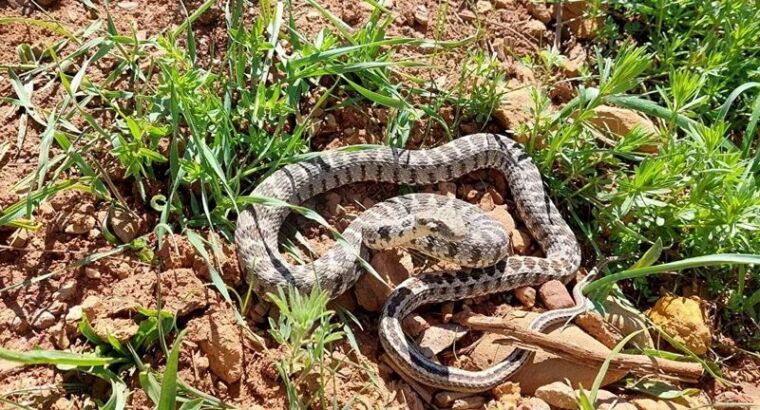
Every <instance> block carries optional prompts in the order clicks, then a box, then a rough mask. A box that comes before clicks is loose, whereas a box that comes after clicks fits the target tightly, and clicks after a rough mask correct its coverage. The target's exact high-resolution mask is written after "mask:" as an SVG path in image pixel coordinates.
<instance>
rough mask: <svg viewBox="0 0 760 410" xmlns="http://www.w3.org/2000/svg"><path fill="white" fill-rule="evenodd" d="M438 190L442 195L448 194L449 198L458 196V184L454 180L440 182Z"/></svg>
mask: <svg viewBox="0 0 760 410" xmlns="http://www.w3.org/2000/svg"><path fill="white" fill-rule="evenodd" d="M438 192H439V193H440V194H441V195H446V196H448V197H449V198H456V196H457V184H455V183H453V182H439V183H438Z"/></svg>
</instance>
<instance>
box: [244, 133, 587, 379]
mask: <svg viewBox="0 0 760 410" xmlns="http://www.w3.org/2000/svg"><path fill="white" fill-rule="evenodd" d="M484 168H490V169H496V170H498V171H500V172H502V173H503V174H504V176H505V177H506V179H507V182H508V185H509V189H510V191H511V194H512V197H513V200H514V203H515V205H516V208H517V211H518V214H519V216H520V217H521V219H522V221H523V222H524V223H525V225H526V227H527V228H528V230H529V232H530V234H531V235H532V236H533V238H534V239H535V240H536V241H537V242H538V243H539V245H540V246H541V248H542V250H543V251H544V254H545V255H546V257H534V256H507V250H508V244H509V241H508V235H507V233H506V232H505V231H504V229H503V228H502V227H501V226H500V225H499V223H498V222H496V221H495V220H493V219H491V218H490V217H489V216H487V215H486V214H484V213H482V212H480V211H479V210H477V209H476V208H475V207H474V206H472V205H469V204H467V203H465V202H463V201H460V200H456V199H451V198H447V197H444V196H439V195H433V194H410V195H403V196H399V197H395V198H392V199H390V200H388V201H385V202H381V203H379V204H377V205H375V206H373V207H372V208H370V209H368V210H366V211H365V212H363V213H362V214H361V215H359V216H358V217H357V218H356V219H354V220H353V221H352V222H351V224H350V225H349V226H348V227H347V228H346V229H345V230H344V232H343V233H342V235H343V237H344V238H345V241H346V243H343V244H340V243H339V244H336V245H335V246H333V247H332V248H330V249H329V250H328V251H327V252H326V253H325V254H324V255H323V256H322V257H320V258H319V259H317V260H315V261H313V262H312V263H308V264H304V265H298V266H293V265H290V264H288V263H287V262H286V261H285V260H284V259H283V257H282V255H281V254H280V252H279V245H278V233H279V231H280V227H281V225H282V224H283V222H284V220H285V218H286V217H287V215H288V214H289V213H290V209H289V208H288V207H285V206H264V205H253V206H251V207H249V208H248V209H246V210H244V211H242V212H241V213H240V215H239V218H238V222H237V229H236V231H235V241H236V243H237V249H238V256H239V261H240V265H241V268H242V269H243V270H244V271H245V272H246V279H247V280H248V281H249V282H250V281H253V284H254V290H255V292H256V293H257V294H259V295H264V294H265V293H266V292H275V291H276V289H277V288H279V287H283V286H287V285H292V286H295V287H296V288H297V289H298V290H300V291H302V292H307V293H308V292H310V291H311V290H312V288H313V287H314V286H315V285H317V284H318V285H319V286H320V287H321V288H322V289H324V290H327V291H328V292H330V294H331V295H332V296H333V297H337V296H338V295H340V294H342V293H343V292H345V291H346V290H347V289H349V288H350V287H351V286H352V285H353V284H354V283H355V282H356V280H357V279H358V278H359V275H360V274H361V273H362V270H361V269H360V266H359V264H358V263H357V255H358V256H361V257H362V258H365V259H366V256H367V254H368V250H367V246H371V247H378V248H382V247H392V246H398V245H404V246H408V247H412V248H414V249H417V250H419V251H421V252H423V253H426V254H429V255H432V256H435V257H438V258H442V259H448V260H451V261H454V262H456V263H458V264H460V265H461V266H468V267H476V268H478V269H473V270H472V271H471V272H469V273H465V272H460V273H458V274H453V273H437V274H428V275H422V276H419V277H412V278H409V279H407V280H405V281H404V282H402V283H401V284H400V285H398V287H397V288H396V289H395V290H394V291H393V293H392V294H391V296H390V297H389V298H388V300H387V301H386V303H385V306H384V307H383V312H382V318H381V321H380V340H381V343H382V345H383V347H384V349H385V351H386V352H387V354H388V356H389V357H390V358H391V359H392V360H393V362H394V363H395V364H397V367H399V368H400V369H401V370H402V371H403V372H404V373H406V374H407V376H409V377H412V378H413V379H415V380H417V381H419V382H421V383H424V384H427V385H430V386H434V387H437V388H441V389H446V390H455V391H473V392H476V391H485V390H489V389H491V388H493V387H495V386H496V385H498V384H500V383H502V382H504V381H505V380H507V379H508V378H509V377H510V376H511V375H512V374H514V373H515V372H516V371H517V370H518V369H519V368H520V367H521V366H522V364H524V363H525V362H526V360H527V359H528V358H529V357H530V353H528V352H527V351H525V350H520V349H517V350H515V351H514V352H513V353H512V354H511V355H510V356H509V357H508V358H507V359H506V360H505V361H503V362H501V363H499V364H497V365H495V366H493V367H491V368H488V369H486V370H483V371H479V372H473V371H465V370H460V369H456V368H452V367H446V366H442V365H440V364H437V363H435V362H433V361H431V360H430V359H428V358H426V357H425V356H423V354H422V353H421V352H420V351H419V350H418V349H417V348H416V347H415V346H414V345H413V344H412V343H410V342H409V340H408V339H407V337H406V336H405V335H404V333H403V331H402V329H401V325H400V320H401V319H403V318H404V317H405V316H406V315H407V314H409V313H410V312H412V311H413V310H414V309H415V308H417V307H419V306H421V305H424V304H429V303H439V302H447V301H452V300H459V299H465V298H471V297H476V296H480V295H486V294H490V293H495V292H504V291H508V290H512V289H515V288H518V287H522V286H530V285H539V284H542V283H544V282H546V281H548V280H551V279H559V280H561V281H563V282H567V281H569V280H570V279H571V278H572V276H573V274H574V273H575V271H576V270H577V269H578V267H579V265H580V262H581V253H580V248H579V246H578V243H577V241H576V239H575V235H574V234H573V232H572V231H571V230H570V227H569V226H568V225H567V223H565V221H564V219H563V218H562V216H561V215H560V213H559V211H558V210H557V208H556V207H555V206H554V203H552V201H551V200H550V199H549V197H548V195H547V194H546V193H545V192H544V188H543V183H542V180H541V175H540V173H539V171H538V169H537V168H536V166H535V165H534V164H533V162H532V161H531V159H530V157H529V156H528V155H527V154H526V153H525V152H524V151H523V150H522V149H521V148H520V147H519V145H518V144H517V143H516V142H515V141H513V140H511V139H509V138H508V137H505V136H503V135H496V134H473V135H468V136H465V137H462V138H459V139H456V140H454V141H451V142H449V143H447V144H444V145H441V146H439V147H437V148H433V149H428V150H402V149H395V148H378V149H371V150H363V151H357V152H332V153H331V152H326V153H324V154H323V155H321V156H319V157H316V158H315V159H311V160H308V161H304V162H299V163H295V164H290V165H287V166H285V167H283V168H282V169H280V170H278V171H276V172H274V173H272V174H271V175H270V176H269V177H267V178H266V179H265V180H264V181H263V182H262V183H261V184H259V185H258V186H257V187H256V189H255V190H254V191H253V195H257V196H261V197H269V198H274V199H277V200H281V201H284V202H286V203H289V204H300V203H303V202H304V201H305V200H307V199H309V198H311V197H313V196H315V195H317V194H319V193H323V192H326V191H328V190H331V189H333V188H336V187H339V186H342V185H346V184H348V183H353V182H363V181H376V182H391V183H396V184H404V185H424V184H432V183H437V182H441V181H449V180H452V179H455V178H458V177H460V176H463V175H465V174H468V173H470V172H472V171H475V170H478V169H484ZM575 296H576V302H577V303H578V306H577V307H576V308H571V309H566V310H560V311H549V312H547V313H544V314H543V315H541V316H539V317H538V318H537V319H536V320H534V321H533V323H531V325H530V327H531V328H532V329H534V330H539V331H541V330H544V329H545V328H546V327H548V326H549V325H550V324H552V323H555V322H557V321H560V320H565V319H568V318H569V317H570V316H571V315H573V314H575V313H577V312H578V311H579V310H583V309H584V308H585V303H584V301H583V300H582V299H583V297H582V295H580V292H579V291H578V288H576V291H575Z"/></svg>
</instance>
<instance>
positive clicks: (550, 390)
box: [535, 382, 578, 409]
mask: <svg viewBox="0 0 760 410" xmlns="http://www.w3.org/2000/svg"><path fill="white" fill-rule="evenodd" d="M535 394H536V397H538V398H539V399H541V400H543V401H545V402H546V403H548V404H549V405H551V406H554V407H559V408H560V409H575V408H577V406H578V404H577V403H578V402H577V400H576V395H575V390H574V389H573V388H572V387H570V386H568V385H567V384H565V383H564V382H554V383H550V384H547V385H545V386H541V387H539V388H538V389H536V393H535Z"/></svg>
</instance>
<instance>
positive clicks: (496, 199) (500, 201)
mask: <svg viewBox="0 0 760 410" xmlns="http://www.w3.org/2000/svg"><path fill="white" fill-rule="evenodd" d="M488 195H490V196H491V199H492V200H493V203H494V205H504V198H503V197H502V196H501V194H500V193H498V192H496V190H495V189H493V188H488Z"/></svg>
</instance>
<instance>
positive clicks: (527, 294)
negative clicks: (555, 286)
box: [515, 286, 536, 309]
mask: <svg viewBox="0 0 760 410" xmlns="http://www.w3.org/2000/svg"><path fill="white" fill-rule="evenodd" d="M515 297H516V298H517V300H519V301H520V303H522V305H523V306H524V307H526V308H528V309H530V308H532V307H533V306H535V305H536V289H534V288H532V287H530V286H523V287H521V288H517V289H515Z"/></svg>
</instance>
